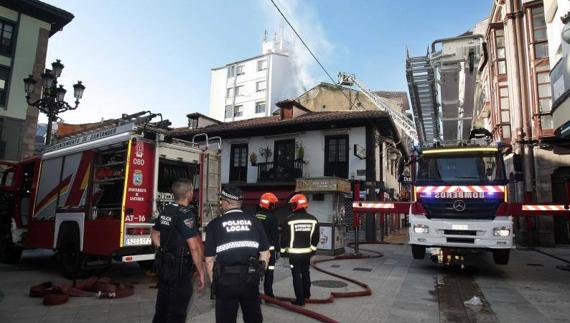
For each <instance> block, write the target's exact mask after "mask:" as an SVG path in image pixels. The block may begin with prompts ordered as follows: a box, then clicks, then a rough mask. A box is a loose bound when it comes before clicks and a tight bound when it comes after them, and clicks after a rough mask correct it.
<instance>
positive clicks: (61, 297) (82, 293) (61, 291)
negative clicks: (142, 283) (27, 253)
mask: <svg viewBox="0 0 570 323" xmlns="http://www.w3.org/2000/svg"><path fill="white" fill-rule="evenodd" d="M133 294H134V287H133V286H132V285H126V284H120V283H115V282H113V281H111V278H108V277H102V278H97V277H91V278H88V279H85V280H79V279H78V280H75V281H73V284H72V285H69V284H66V283H58V284H54V283H52V282H45V283H41V284H39V285H35V286H32V287H31V288H30V297H40V298H43V304H44V305H61V304H64V303H67V301H69V297H70V296H72V297H90V296H94V297H97V298H123V297H128V296H131V295H133Z"/></svg>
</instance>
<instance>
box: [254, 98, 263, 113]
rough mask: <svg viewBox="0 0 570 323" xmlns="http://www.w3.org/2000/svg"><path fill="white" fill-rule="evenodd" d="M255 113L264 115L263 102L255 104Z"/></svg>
mask: <svg viewBox="0 0 570 323" xmlns="http://www.w3.org/2000/svg"><path fill="white" fill-rule="evenodd" d="M255 113H265V101H262V102H256V103H255Z"/></svg>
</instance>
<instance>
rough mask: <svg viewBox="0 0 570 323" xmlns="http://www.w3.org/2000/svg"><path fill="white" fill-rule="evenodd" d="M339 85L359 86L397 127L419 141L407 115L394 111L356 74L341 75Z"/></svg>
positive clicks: (412, 123) (339, 75)
mask: <svg viewBox="0 0 570 323" xmlns="http://www.w3.org/2000/svg"><path fill="white" fill-rule="evenodd" d="M338 83H339V84H340V85H343V86H349V87H350V86H355V85H356V86H357V87H358V88H359V89H360V91H362V93H364V95H365V96H366V97H367V98H368V99H369V100H370V101H371V102H372V103H373V104H374V105H375V106H376V107H377V108H378V109H379V110H380V111H384V112H386V113H388V115H389V116H390V117H392V120H393V121H394V124H396V127H398V128H399V129H401V130H402V131H403V132H404V133H405V134H406V135H408V136H409V137H410V138H411V139H412V140H414V141H418V133H417V131H416V127H415V125H414V122H413V121H412V120H410V119H409V118H408V117H407V116H406V115H405V114H403V113H401V112H400V111H397V110H394V109H392V108H391V107H390V106H389V105H388V104H387V103H386V102H385V101H384V99H382V98H381V97H379V96H378V95H376V94H375V93H374V92H372V91H371V90H369V89H368V87H367V86H366V85H364V83H362V81H360V80H358V79H357V78H356V76H355V75H354V74H348V73H342V72H341V73H339V74H338Z"/></svg>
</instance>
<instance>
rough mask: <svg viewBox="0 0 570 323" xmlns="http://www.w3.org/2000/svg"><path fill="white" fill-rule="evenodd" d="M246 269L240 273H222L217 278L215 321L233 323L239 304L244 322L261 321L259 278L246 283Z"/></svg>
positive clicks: (257, 322) (255, 322) (259, 322)
mask: <svg viewBox="0 0 570 323" xmlns="http://www.w3.org/2000/svg"><path fill="white" fill-rule="evenodd" d="M247 278H248V274H247V269H246V270H243V272H241V273H224V272H223V271H222V273H221V275H220V277H219V278H218V280H217V284H218V286H217V289H216V323H235V322H236V318H237V311H238V307H239V306H240V305H241V311H242V314H243V321H244V322H245V323H261V322H263V315H262V314H261V300H260V297H259V279H257V280H256V281H255V282H252V283H249V284H248V283H247V281H248V279H247Z"/></svg>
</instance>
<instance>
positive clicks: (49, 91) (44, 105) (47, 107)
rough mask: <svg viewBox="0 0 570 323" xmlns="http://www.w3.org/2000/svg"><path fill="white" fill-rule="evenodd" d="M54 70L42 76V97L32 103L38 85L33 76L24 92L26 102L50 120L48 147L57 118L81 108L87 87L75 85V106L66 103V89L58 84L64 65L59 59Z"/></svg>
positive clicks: (26, 84)
mask: <svg viewBox="0 0 570 323" xmlns="http://www.w3.org/2000/svg"><path fill="white" fill-rule="evenodd" d="M51 67H52V69H51V70H50V69H46V70H45V71H44V72H43V73H42V75H41V84H42V96H41V98H40V99H38V100H36V101H35V102H32V101H31V94H32V93H33V92H34V90H35V87H36V84H37V83H38V82H37V81H36V80H35V79H34V77H33V76H32V75H30V76H28V77H26V78H25V79H24V91H25V92H26V101H27V102H28V104H29V105H31V106H34V107H36V108H37V109H38V110H40V111H41V112H43V113H45V114H46V116H47V118H48V125H47V134H46V145H49V144H50V143H51V127H52V123H53V122H55V121H56V120H57V116H58V115H59V114H60V113H63V112H65V111H68V110H75V109H77V106H79V100H80V99H81V98H82V97H83V91H85V86H84V85H83V84H82V83H81V81H77V83H76V84H74V85H73V96H74V97H75V106H71V105H69V104H68V103H67V102H65V100H64V99H65V93H66V92H67V90H66V89H64V88H63V85H59V87H58V84H57V79H58V78H59V77H60V76H61V71H62V70H63V64H62V63H61V61H60V60H59V59H58V60H56V61H55V62H53V63H52V64H51Z"/></svg>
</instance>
